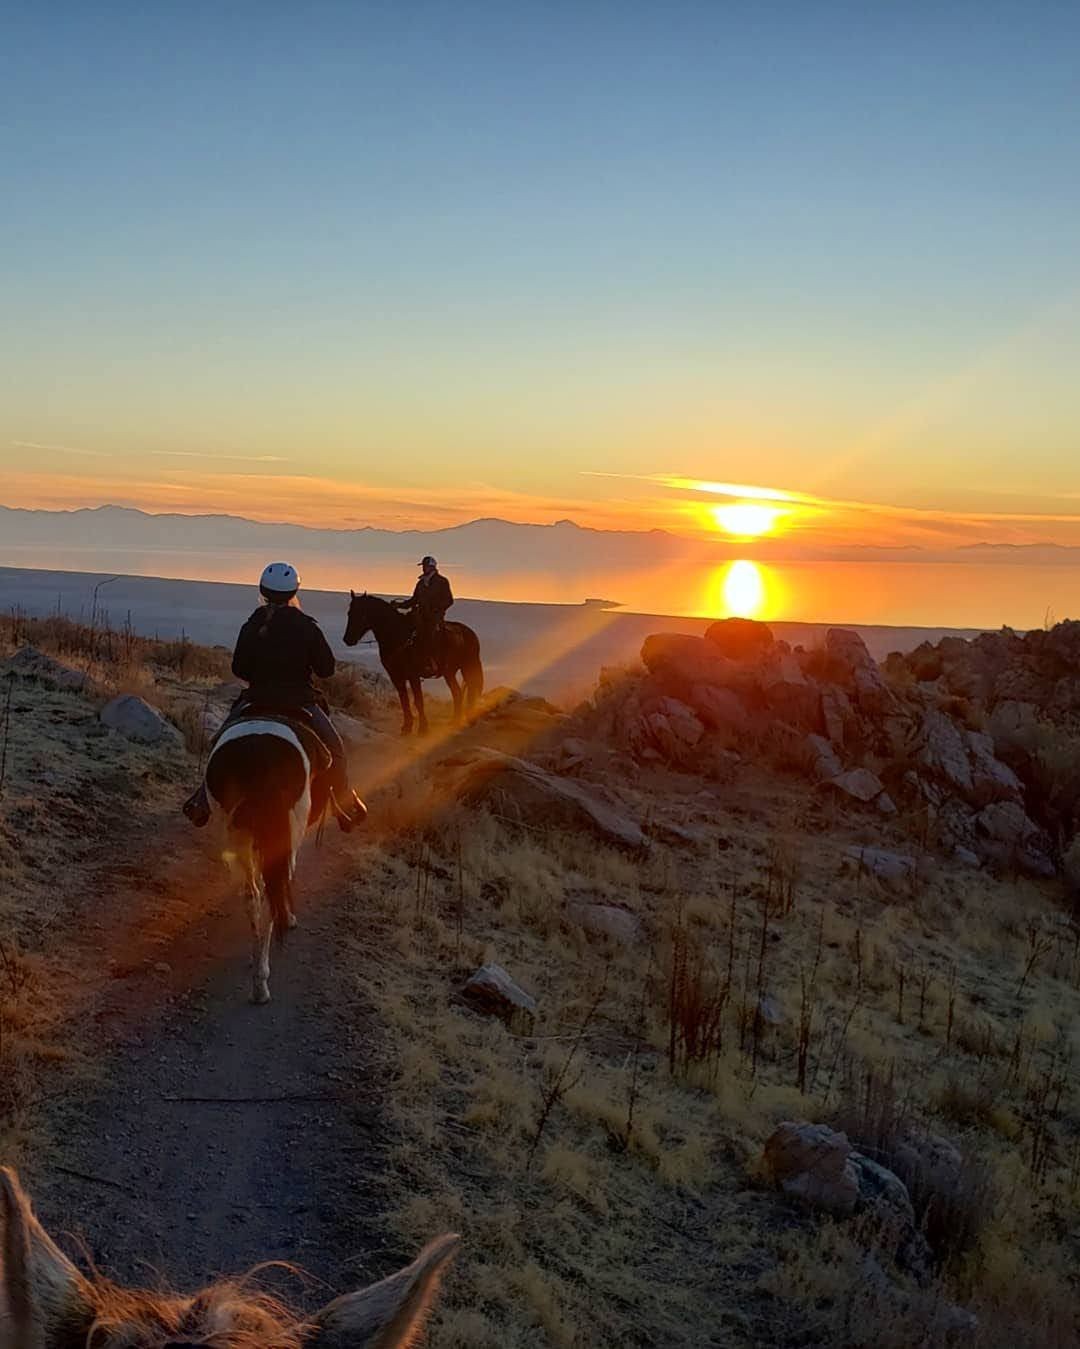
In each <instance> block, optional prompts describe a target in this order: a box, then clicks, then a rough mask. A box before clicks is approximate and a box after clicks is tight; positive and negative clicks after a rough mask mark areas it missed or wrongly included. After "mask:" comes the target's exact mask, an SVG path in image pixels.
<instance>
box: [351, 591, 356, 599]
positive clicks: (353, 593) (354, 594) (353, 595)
mask: <svg viewBox="0 0 1080 1349" xmlns="http://www.w3.org/2000/svg"><path fill="white" fill-rule="evenodd" d="M349 599H351V600H354V599H356V591H355V590H350V591H349Z"/></svg>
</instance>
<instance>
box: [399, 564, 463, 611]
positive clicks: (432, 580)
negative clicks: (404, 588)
mask: <svg viewBox="0 0 1080 1349" xmlns="http://www.w3.org/2000/svg"><path fill="white" fill-rule="evenodd" d="M453 602H454V592H453V591H452V590H451V589H450V582H449V581H448V580H447V579H446V577H445V576H443V574H442V573H441V572H437V571H436V572H432V574H431V576H430V577H427V576H421V577H420V579H419V581H417V583H416V587H415V589H414V590H413V593H412V599H410V600H409V602H408V604H407V605H406V606H405V608H407V609H418V610H419V611H420V613H421V614H423V615H425V616H426V617H430V618H442V616H443V614H445V613H446V611H447V609H449V608H450V606H451V605H452V604H453Z"/></svg>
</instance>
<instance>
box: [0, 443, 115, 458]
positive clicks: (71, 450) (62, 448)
mask: <svg viewBox="0 0 1080 1349" xmlns="http://www.w3.org/2000/svg"><path fill="white" fill-rule="evenodd" d="M11 443H12V445H17V446H18V448H19V449H20V450H54V451H56V452H57V453H59V454H77V455H79V456H80V457H82V458H85V459H111V458H112V457H113V456H112V455H111V454H110V453H109V451H108V450H80V449H78V448H77V447H76V446H74V445H43V444H42V443H41V442H40V441H38V440H13V441H12V442H11Z"/></svg>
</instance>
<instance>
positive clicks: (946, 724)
mask: <svg viewBox="0 0 1080 1349" xmlns="http://www.w3.org/2000/svg"><path fill="white" fill-rule="evenodd" d="M915 759H916V762H917V763H918V764H920V765H921V766H922V768H924V769H925V770H926V771H928V772H929V773H930V774H931V775H932V776H933V777H934V778H936V779H937V780H938V781H939V782H943V783H945V784H946V785H947V786H948V787H950V788H951V789H952V790H954V791H957V792H960V793H961V795H963V796H965V797H969V796H971V794H972V792H973V790H974V786H975V779H974V776H973V775H972V771H971V763H970V761H969V759H968V746H967V743H966V742H965V740H964V735H963V733H962V732H961V730H960V728H959V727H958V726H957V724H956V722H954V721H953V720H952V719H951V718H950V717H947V716H946V715H945V713H944V712H941V711H939V710H938V709H937V708H930V709H929V710H928V711H927V712H926V713H925V715H924V716H923V720H922V726H921V728H920V731H919V745H918V749H917V750H916V754H915Z"/></svg>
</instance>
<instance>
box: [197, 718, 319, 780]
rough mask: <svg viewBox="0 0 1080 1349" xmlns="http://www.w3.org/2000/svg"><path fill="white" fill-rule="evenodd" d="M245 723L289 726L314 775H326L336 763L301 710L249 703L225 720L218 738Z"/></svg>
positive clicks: (309, 719)
mask: <svg viewBox="0 0 1080 1349" xmlns="http://www.w3.org/2000/svg"><path fill="white" fill-rule="evenodd" d="M245 721H276V722H277V723H278V724H279V725H281V726H287V727H288V728H289V730H290V731H292V733H293V734H294V735H295V736H296V738H297V740H299V741H300V744H301V745H302V746H303V749H304V753H305V754H306V755H307V756H308V760H309V762H310V763H311V771H312V774H313V775H314V774H317V773H325V772H326V770H327V769H328V768H329V767H330V765H331V763H333V761H334V756H333V755H332V754H331V753H330V750H329V749H328V748H327V745H326V741H325V740H323V738H322V737H321V736H320V735H319V733H318V732H317V731H316V730H315V727H314V726H313V725H312V724H311V718H310V717H309V716H308V715H307V714H306V713H305V712H304V711H303V709H301V708H290V709H289V711H288V712H282V711H280V710H279V709H277V708H273V707H260V706H259V705H258V704H257V703H248V704H247V705H246V706H245V707H243V708H242V709H241V710H240V712H238V713H237V715H236V716H235V717H227V718H226V719H225V724H224V725H223V726H222V728H221V730H220V731H218V736H219V737H220V735H221V733H222V731H226V730H228V729H229V727H230V726H238V725H241V724H242V723H243V722H245Z"/></svg>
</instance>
